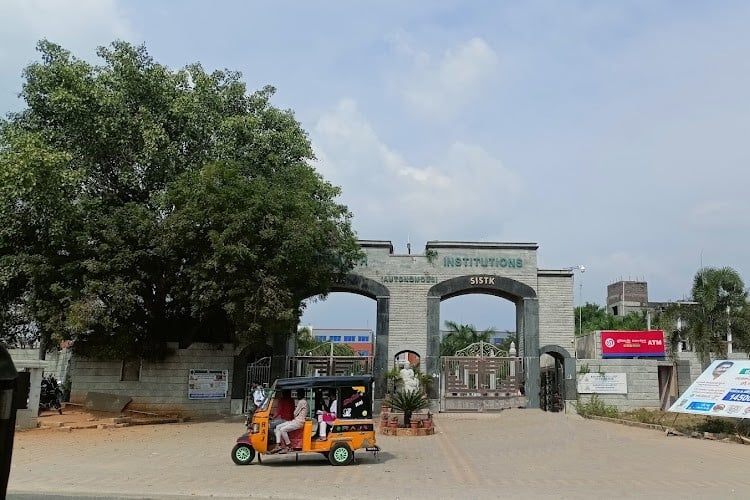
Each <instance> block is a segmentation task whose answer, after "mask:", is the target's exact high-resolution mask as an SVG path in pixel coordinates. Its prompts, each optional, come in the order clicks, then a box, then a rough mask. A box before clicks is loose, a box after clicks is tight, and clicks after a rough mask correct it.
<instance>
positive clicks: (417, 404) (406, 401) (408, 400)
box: [388, 391, 430, 425]
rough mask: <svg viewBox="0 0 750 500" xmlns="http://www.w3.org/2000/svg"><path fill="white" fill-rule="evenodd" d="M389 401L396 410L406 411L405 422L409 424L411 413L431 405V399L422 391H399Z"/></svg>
mask: <svg viewBox="0 0 750 500" xmlns="http://www.w3.org/2000/svg"><path fill="white" fill-rule="evenodd" d="M388 402H389V403H390V405H391V408H393V409H394V410H398V411H402V412H404V424H406V425H409V422H410V421H411V414H412V413H413V412H415V411H419V410H424V409H425V408H429V407H430V401H429V400H428V399H427V396H426V395H425V393H423V392H422V391H399V392H397V393H395V394H393V395H391V397H390V398H388Z"/></svg>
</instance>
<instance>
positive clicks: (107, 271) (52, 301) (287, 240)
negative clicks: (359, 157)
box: [0, 41, 360, 358]
mask: <svg viewBox="0 0 750 500" xmlns="http://www.w3.org/2000/svg"><path fill="white" fill-rule="evenodd" d="M38 50H39V52H40V54H41V60H40V61H39V62H35V63H32V64H31V65H29V66H28V67H27V68H26V69H25V71H24V80H25V81H24V84H23V88H22V91H21V96H22V97H23V99H24V100H25V101H26V104H27V107H26V109H24V110H23V111H21V112H19V113H15V114H11V115H9V116H8V118H7V120H5V121H3V122H0V320H1V321H2V325H1V326H2V332H3V335H4V336H5V337H6V340H8V338H9V336H10V335H11V333H12V332H28V331H29V329H31V331H34V332H36V333H37V334H38V335H40V336H41V338H42V339H44V340H46V341H49V342H52V343H53V344H54V343H57V342H58V341H60V340H63V339H70V340H74V349H75V350H76V351H78V352H80V353H82V354H84V355H89V356H94V357H104V358H127V357H133V356H135V357H139V356H140V357H160V356H162V355H164V354H165V350H164V348H165V343H166V342H167V341H180V342H183V343H189V342H191V341H194V340H202V341H209V342H225V341H239V342H257V341H260V342H262V341H264V339H265V338H266V337H267V336H268V335H269V334H271V333H278V332H283V334H284V335H292V334H293V329H294V326H296V320H297V318H298V316H299V314H300V308H301V307H303V305H302V304H301V301H302V300H303V299H305V298H307V297H310V296H313V295H319V294H323V293H326V292H327V291H328V290H329V289H330V287H331V285H332V283H333V282H334V281H335V280H338V279H340V278H341V276H342V275H343V274H344V273H346V272H347V271H348V270H350V269H351V268H352V267H353V262H354V261H355V260H356V259H357V258H359V256H360V250H359V247H358V245H357V241H356V238H355V235H354V232H353V230H352V227H351V214H350V213H349V211H348V209H347V208H346V207H345V206H343V205H341V204H339V203H337V202H336V198H337V197H338V195H339V193H340V190H339V188H338V187H336V186H333V185H331V184H330V183H328V182H326V181H325V180H324V179H322V178H321V177H320V175H319V174H318V173H317V172H316V171H315V170H314V168H313V167H312V166H311V161H312V160H313V159H314V157H313V152H312V147H311V145H310V142H309V139H308V137H307V134H306V133H305V131H304V130H302V128H301V126H300V124H299V123H298V122H297V121H296V120H295V118H294V115H293V113H292V112H291V111H284V110H280V109H278V108H276V107H274V106H272V105H271V104H270V99H271V97H272V95H273V93H274V89H273V88H272V87H265V88H263V89H262V90H259V91H257V92H253V93H248V92H247V90H246V87H245V84H244V83H243V82H242V81H241V75H240V74H239V73H237V72H231V71H213V72H210V73H209V72H206V71H205V70H204V69H203V68H202V67H201V66H200V65H199V64H192V65H189V66H186V67H185V68H182V69H180V70H177V71H173V70H171V69H170V68H168V67H166V66H164V65H162V64H159V63H157V62H155V61H154V60H153V59H152V58H151V56H150V55H149V54H148V52H147V51H146V48H145V47H143V46H133V45H130V44H127V43H124V42H114V43H112V44H111V45H110V46H109V47H100V48H99V50H98V52H97V54H98V56H99V58H100V60H101V63H100V64H98V65H94V64H90V63H88V62H85V61H83V60H80V59H77V58H76V57H75V56H73V55H72V54H71V53H70V52H68V51H67V50H65V49H63V48H62V47H60V46H58V45H56V44H53V43H51V42H48V41H42V42H40V43H39V44H38Z"/></svg>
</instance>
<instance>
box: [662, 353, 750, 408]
mask: <svg viewBox="0 0 750 500" xmlns="http://www.w3.org/2000/svg"><path fill="white" fill-rule="evenodd" d="M669 411H673V412H678V413H694V414H696V415H712V416H714V417H735V418H750V360H747V359H744V360H726V359H720V360H717V361H714V362H713V363H711V365H710V366H709V367H708V368H706V371H704V372H703V373H701V375H700V377H698V378H697V379H696V380H695V382H693V383H692V384H691V385H690V387H688V388H687V390H686V391H685V392H684V393H683V394H682V395H681V396H680V397H679V398H678V399H677V401H675V403H674V404H673V405H672V407H671V408H670V409H669Z"/></svg>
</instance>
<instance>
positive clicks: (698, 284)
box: [658, 267, 750, 363]
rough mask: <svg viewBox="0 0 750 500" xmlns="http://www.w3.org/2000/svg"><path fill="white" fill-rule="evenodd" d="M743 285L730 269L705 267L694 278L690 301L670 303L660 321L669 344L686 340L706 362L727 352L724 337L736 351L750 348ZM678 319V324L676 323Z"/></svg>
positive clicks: (748, 311)
mask: <svg viewBox="0 0 750 500" xmlns="http://www.w3.org/2000/svg"><path fill="white" fill-rule="evenodd" d="M747 298H748V294H747V291H746V290H745V284H744V283H743V281H742V278H740V276H739V274H738V273H737V271H735V270H734V269H732V268H730V267H722V268H712V267H707V268H703V269H701V270H699V271H698V272H697V273H696V275H695V277H694V278H693V287H692V290H691V300H689V301H686V302H681V303H674V304H671V305H670V306H669V307H668V308H667V310H666V311H665V312H664V313H663V314H662V315H661V317H660V318H659V320H658V321H659V325H660V326H662V327H664V328H665V329H666V330H667V331H669V332H670V339H671V341H672V343H673V344H674V343H676V342H678V341H680V340H683V341H687V342H688V344H689V346H690V347H691V348H692V350H694V351H695V352H696V353H698V356H699V357H700V359H701V361H702V362H704V363H707V362H708V361H709V360H710V359H711V357H712V356H715V355H716V356H724V355H725V354H726V353H727V334H728V333H731V334H732V340H733V344H734V347H735V349H738V350H739V349H742V350H747V349H748V348H750V306H748V302H747ZM678 319H679V321H678Z"/></svg>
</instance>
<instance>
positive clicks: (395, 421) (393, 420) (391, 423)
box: [388, 417, 398, 427]
mask: <svg viewBox="0 0 750 500" xmlns="http://www.w3.org/2000/svg"><path fill="white" fill-rule="evenodd" d="M388 427H398V418H397V417H392V418H391V419H390V420H389V421H388Z"/></svg>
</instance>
